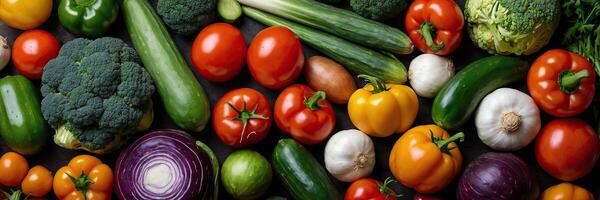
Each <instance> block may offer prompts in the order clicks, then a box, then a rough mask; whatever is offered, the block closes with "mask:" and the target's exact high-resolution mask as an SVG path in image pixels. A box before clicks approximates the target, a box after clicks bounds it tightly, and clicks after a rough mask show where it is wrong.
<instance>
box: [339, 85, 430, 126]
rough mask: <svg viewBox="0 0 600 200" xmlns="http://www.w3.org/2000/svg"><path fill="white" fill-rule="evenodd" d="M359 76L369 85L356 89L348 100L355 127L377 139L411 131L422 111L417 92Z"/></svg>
mask: <svg viewBox="0 0 600 200" xmlns="http://www.w3.org/2000/svg"><path fill="white" fill-rule="evenodd" d="M359 77H360V78H364V79H365V80H367V81H368V82H369V84H367V85H366V86H365V87H363V88H361V89H358V90H356V91H355V92H354V93H353V94H352V96H350V100H349V101H348V115H349V116H350V120H351V121H352V123H353V124H354V126H356V128H358V129H360V130H361V131H362V132H365V133H366V134H368V135H371V136H374V137H387V136H390V135H392V134H394V133H401V132H404V131H406V130H408V128H410V126H411V125H412V123H413V122H414V121H415V118H416V117H417V112H418V111H419V99H418V98H417V95H416V94H415V92H414V91H413V90H412V89H411V88H410V87H408V86H405V85H396V84H385V83H383V82H382V81H381V80H380V79H378V78H375V77H372V76H367V75H360V76H359Z"/></svg>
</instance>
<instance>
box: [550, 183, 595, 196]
mask: <svg viewBox="0 0 600 200" xmlns="http://www.w3.org/2000/svg"><path fill="white" fill-rule="evenodd" d="M540 200H594V195H592V193H590V192H589V191H587V190H586V189H585V188H582V187H579V186H577V185H573V184H571V183H561V184H558V185H554V186H552V187H549V188H548V189H546V190H545V191H544V193H542V197H541V198H540Z"/></svg>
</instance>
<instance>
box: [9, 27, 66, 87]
mask: <svg viewBox="0 0 600 200" xmlns="http://www.w3.org/2000/svg"><path fill="white" fill-rule="evenodd" d="M59 50H60V44H58V41H57V40H56V38H54V36H52V34H50V33H48V32H46V31H43V30H29V31H25V32H24V33H22V34H21V35H19V37H17V40H15V44H14V45H13V51H12V52H13V53H12V60H13V63H14V65H15V67H16V68H17V71H19V73H20V74H22V75H23V76H25V77H27V78H29V79H33V80H38V79H40V78H41V77H42V72H43V70H44V66H45V65H46V63H48V61H50V60H51V59H53V58H56V56H58V51H59Z"/></svg>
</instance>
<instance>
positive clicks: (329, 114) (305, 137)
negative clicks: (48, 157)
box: [274, 84, 335, 144]
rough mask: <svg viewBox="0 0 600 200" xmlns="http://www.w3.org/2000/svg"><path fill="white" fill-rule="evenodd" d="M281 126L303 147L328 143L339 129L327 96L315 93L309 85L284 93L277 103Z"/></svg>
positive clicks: (278, 119) (277, 113)
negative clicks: (335, 130)
mask: <svg viewBox="0 0 600 200" xmlns="http://www.w3.org/2000/svg"><path fill="white" fill-rule="evenodd" d="M274 110H275V122H277V126H278V127H279V128H280V129H281V130H283V131H285V132H287V133H290V134H291V135H292V137H293V138H294V139H296V140H298V141H299V142H301V143H303V144H317V143H320V142H322V141H323V140H325V139H326V138H327V137H328V136H329V134H331V131H332V130H333V127H334V126H335V113H333V108H332V107H331V104H329V102H328V101H327V100H325V92H323V91H319V92H316V93H315V92H314V91H313V90H312V89H310V88H309V87H308V86H306V85H302V84H295V85H292V86H289V87H287V88H286V89H285V90H283V91H282V92H281V94H280V95H279V97H277V101H276V102H275V108H274Z"/></svg>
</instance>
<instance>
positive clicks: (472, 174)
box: [457, 152, 540, 200]
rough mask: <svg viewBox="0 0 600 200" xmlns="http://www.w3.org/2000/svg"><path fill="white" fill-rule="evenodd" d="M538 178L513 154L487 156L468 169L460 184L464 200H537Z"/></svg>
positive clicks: (458, 190)
mask: <svg viewBox="0 0 600 200" xmlns="http://www.w3.org/2000/svg"><path fill="white" fill-rule="evenodd" d="M539 193H540V189H539V185H538V183H537V181H536V178H535V176H534V174H533V172H532V171H531V169H529V167H528V166H527V164H526V163H525V162H523V160H521V159H520V158H519V157H517V156H515V155H513V154H510V153H495V152H490V153H485V154H483V155H481V156H479V157H478V158H476V159H475V160H473V161H472V162H471V163H470V164H469V166H467V168H466V169H465V171H464V172H463V174H462V176H461V177H460V180H459V182H458V189H457V196H458V199H461V200H483V199H485V200H535V199H537V198H538V196H539Z"/></svg>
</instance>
